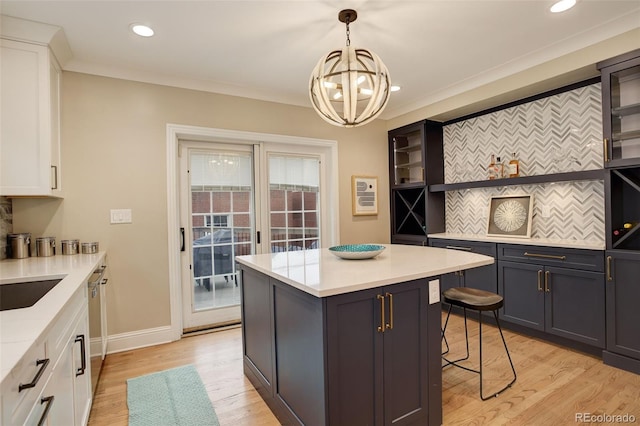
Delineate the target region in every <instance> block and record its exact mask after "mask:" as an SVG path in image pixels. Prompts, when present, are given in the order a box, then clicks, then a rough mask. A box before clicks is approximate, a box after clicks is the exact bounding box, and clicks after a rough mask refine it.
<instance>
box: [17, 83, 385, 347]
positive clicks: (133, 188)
mask: <svg viewBox="0 0 640 426" xmlns="http://www.w3.org/2000/svg"><path fill="white" fill-rule="evenodd" d="M167 123H173V124H184V125H193V126H203V127H211V128H221V129H233V130H241V131H250V132H260V133H271V134H281V135H289V136H304V137H312V138H321V139H331V140H337V141H338V157H339V182H340V186H339V197H340V198H339V202H340V212H339V220H340V239H341V242H342V243H358V242H378V243H385V242H389V226H390V225H389V201H388V197H386V196H384V195H385V194H388V193H389V186H388V179H387V176H388V163H387V136H386V124H385V122H384V121H378V122H374V123H372V124H369V125H367V126H364V127H362V128H355V129H342V128H339V127H335V126H332V125H329V124H326V123H325V122H324V121H322V120H321V119H320V118H319V117H318V116H317V115H316V113H315V112H314V111H313V110H312V109H311V108H303V107H295V106H287V105H282V104H276V103H269V102H262V101H254V100H249V99H245V98H237V97H231V96H223V95H217V94H212V93H205V92H197V91H192V90H184V89H177V88H171V87H166V86H158V85H152V84H145V83H137V82H132V81H126V80H118V79H111V78H104V77H98V76H92V75H87V74H78V73H71V72H65V73H64V74H63V86H62V162H63V164H62V185H63V188H64V192H65V198H64V199H63V200H59V199H15V200H14V201H13V227H14V232H31V233H32V234H33V237H34V238H35V237H38V236H43V235H46V236H55V237H56V239H57V240H58V241H59V240H61V239H69V238H78V239H80V240H81V241H82V242H87V241H98V242H99V243H100V248H101V250H106V251H107V252H108V258H109V264H110V282H109V286H108V293H107V296H108V301H109V308H108V316H109V321H108V325H109V334H110V335H114V334H120V333H127V332H133V331H137V330H144V329H149V328H154V327H162V326H167V325H169V324H170V312H169V294H170V292H169V280H168V266H167V263H168V253H167V250H168V248H167V247H168V246H167V207H166V203H167V194H166V192H167V181H166V176H167V173H166V154H165V150H166V148H165V146H166V124H167ZM352 174H363V175H377V176H379V177H380V179H379V190H380V194H381V195H382V196H381V197H380V205H379V212H380V213H379V214H378V216H367V217H353V216H352V215H351V188H350V184H351V175H352ZM114 208H116V209H117V208H130V209H132V210H133V223H132V224H119V225H111V224H110V223H109V210H110V209H114Z"/></svg>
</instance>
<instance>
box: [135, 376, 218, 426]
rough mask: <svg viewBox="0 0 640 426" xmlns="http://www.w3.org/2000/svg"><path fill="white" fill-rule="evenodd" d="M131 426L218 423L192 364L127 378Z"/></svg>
mask: <svg viewBox="0 0 640 426" xmlns="http://www.w3.org/2000/svg"><path fill="white" fill-rule="evenodd" d="M127 405H128V406H129V425H130V426H169V425H172V426H173V425H176V426H219V425H220V423H218V417H217V416H216V413H215V411H214V410H213V406H212V405H211V401H210V400H209V397H208V396H207V391H206V389H205V387H204V384H203V383H202V380H201V379H200V376H199V375H198V372H197V371H196V369H195V367H194V366H193V365H186V366H184V367H178V368H173V369H171V370H165V371H160V372H158V373H153V374H148V375H146V376H140V377H136V378H133V379H129V380H127Z"/></svg>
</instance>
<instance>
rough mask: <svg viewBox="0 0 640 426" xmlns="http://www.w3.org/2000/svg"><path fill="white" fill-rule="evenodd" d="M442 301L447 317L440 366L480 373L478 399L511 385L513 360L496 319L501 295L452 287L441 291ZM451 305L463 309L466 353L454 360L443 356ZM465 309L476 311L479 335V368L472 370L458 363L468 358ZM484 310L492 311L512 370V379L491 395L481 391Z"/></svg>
mask: <svg viewBox="0 0 640 426" xmlns="http://www.w3.org/2000/svg"><path fill="white" fill-rule="evenodd" d="M442 296H443V301H444V302H445V303H448V304H449V310H448V312H447V319H446V320H445V322H444V328H443V329H442V340H443V341H444V342H445V344H446V346H447V350H446V351H445V352H444V353H443V354H442V359H443V360H444V361H445V364H444V365H443V366H442V368H444V367H446V366H448V365H453V366H456V367H459V368H462V369H464V370H467V371H471V372H473V373H477V374H479V375H480V399H482V400H483V401H486V400H487V399H489V398H491V397H493V396H498V395H499V394H500V393H501V392H502V391H504V390H505V389H507V388H509V387H511V385H513V384H514V383H515V381H516V370H515V368H514V367H513V362H512V361H511V355H510V354H509V349H508V348H507V342H506V341H505V340H504V335H503V334H502V328H501V327H500V321H498V309H500V308H501V307H502V305H504V299H503V298H502V296H500V295H499V294H496V293H491V292H489V291H484V290H478V289H475V288H469V287H454V288H450V289H447V290H445V291H443V292H442ZM453 306H459V307H461V308H462V309H463V312H464V337H465V342H466V346H467V355H466V356H465V357H464V358H460V359H456V360H454V361H450V360H448V359H447V358H445V356H444V355H445V354H447V353H448V352H449V345H448V342H447V340H446V338H445V332H446V330H447V324H448V323H449V316H450V315H451V308H453ZM467 309H470V310H473V311H478V323H479V329H478V336H479V344H480V368H479V369H478V370H474V369H471V368H468V367H465V366H463V365H460V364H458V363H459V362H460V361H464V360H467V359H469V333H468V330H467ZM484 311H492V312H493V316H494V317H495V319H496V324H497V325H498V331H500V337H501V338H502V344H503V345H504V349H505V351H506V352H507V358H509V364H511V371H513V380H511V382H509V384H507V385H506V386H505V387H503V388H502V389H500V390H499V391H498V392H494V393H492V394H491V395H489V396H487V397H485V396H484V394H483V393H482V312H484Z"/></svg>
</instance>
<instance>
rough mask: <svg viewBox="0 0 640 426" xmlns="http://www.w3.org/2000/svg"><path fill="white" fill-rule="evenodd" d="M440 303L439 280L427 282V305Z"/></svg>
mask: <svg viewBox="0 0 640 426" xmlns="http://www.w3.org/2000/svg"><path fill="white" fill-rule="evenodd" d="M438 302H440V280H431V281H429V304H430V305H433V304H434V303H438Z"/></svg>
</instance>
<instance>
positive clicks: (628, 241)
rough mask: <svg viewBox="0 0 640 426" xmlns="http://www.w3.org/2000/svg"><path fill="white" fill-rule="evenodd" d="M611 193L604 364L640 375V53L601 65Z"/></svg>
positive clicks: (607, 186)
mask: <svg viewBox="0 0 640 426" xmlns="http://www.w3.org/2000/svg"><path fill="white" fill-rule="evenodd" d="M598 69H600V71H601V73H602V113H603V133H604V140H603V144H604V147H603V150H604V160H605V163H604V166H605V168H606V170H607V172H606V175H605V191H606V243H607V251H606V277H607V278H606V282H607V286H606V301H607V309H606V312H607V347H606V350H605V352H604V353H603V359H604V361H605V363H607V364H611V365H615V366H617V367H621V368H624V369H626V370H630V371H634V372H636V373H638V374H640V325H639V324H640V309H638V307H637V302H638V301H639V300H640V286H639V285H638V277H639V276H640V49H639V50H635V51H632V52H629V53H627V54H624V55H621V56H618V57H615V58H612V59H609V60H606V61H603V62H601V63H599V64H598Z"/></svg>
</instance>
